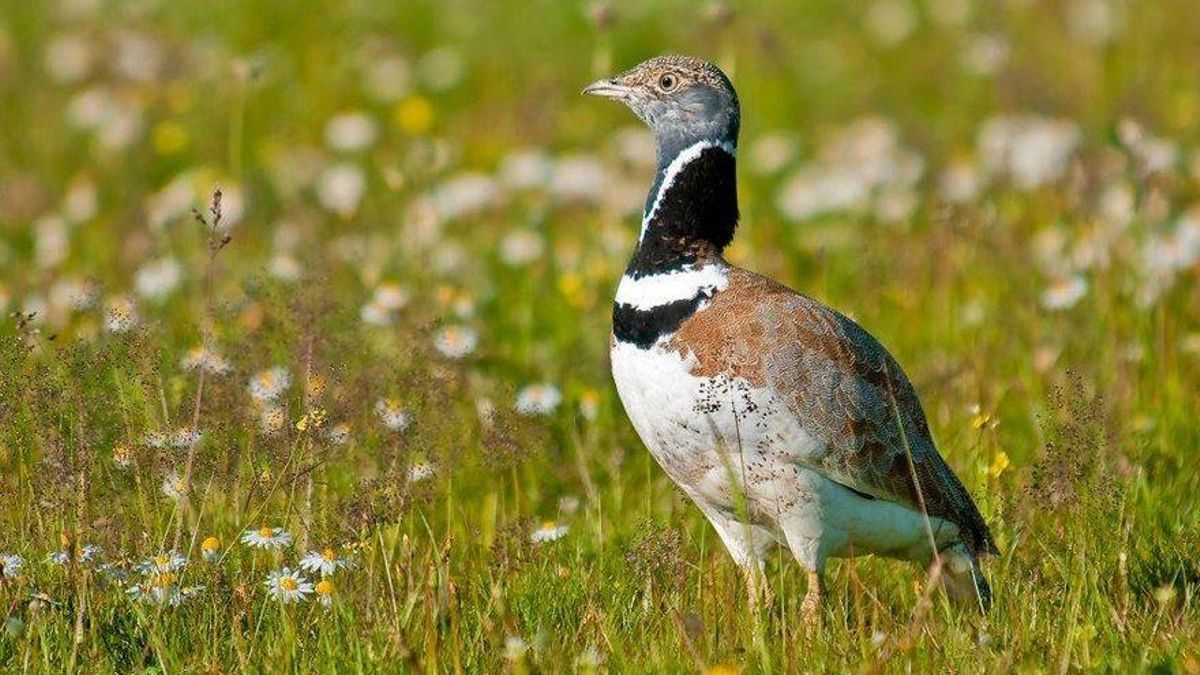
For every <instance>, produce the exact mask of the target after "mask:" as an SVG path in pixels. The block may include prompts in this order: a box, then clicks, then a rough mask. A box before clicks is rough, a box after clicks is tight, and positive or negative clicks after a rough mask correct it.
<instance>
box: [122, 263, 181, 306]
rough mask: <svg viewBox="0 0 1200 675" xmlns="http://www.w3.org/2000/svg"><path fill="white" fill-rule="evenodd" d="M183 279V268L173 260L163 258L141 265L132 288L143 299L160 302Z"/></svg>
mask: <svg viewBox="0 0 1200 675" xmlns="http://www.w3.org/2000/svg"><path fill="white" fill-rule="evenodd" d="M182 277H183V268H182V267H181V266H180V265H179V261H178V260H176V259H174V258H169V257H168V258H163V259H161V260H155V261H153V262H149V263H146V264H145V265H143V266H142V267H141V268H140V269H139V270H138V271H137V274H136V275H135V276H134V280H133V283H134V286H135V287H136V288H137V292H138V294H139V295H141V296H142V297H143V298H146V299H148V300H162V299H163V298H165V297H166V296H167V295H169V294H170V293H171V291H174V290H175V289H176V288H177V287H178V286H179V282H180V280H181V279H182Z"/></svg>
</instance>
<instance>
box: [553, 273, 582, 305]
mask: <svg viewBox="0 0 1200 675" xmlns="http://www.w3.org/2000/svg"><path fill="white" fill-rule="evenodd" d="M583 288H584V286H583V279H582V278H580V276H579V275H578V274H575V273H574V272H568V273H566V274H564V275H562V276H560V277H559V278H558V291H559V292H560V293H562V294H563V297H564V298H566V299H567V303H569V304H571V305H573V306H575V307H580V306H582V305H583V300H584V294H583Z"/></svg>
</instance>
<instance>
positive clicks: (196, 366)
mask: <svg viewBox="0 0 1200 675" xmlns="http://www.w3.org/2000/svg"><path fill="white" fill-rule="evenodd" d="M179 365H180V367H182V368H183V369H184V370H203V371H205V372H207V373H209V374H211V375H224V374H226V373H228V372H229V371H230V370H232V369H233V368H232V366H230V365H229V361H227V360H225V357H224V356H221V355H220V354H219V353H217V352H216V351H215V350H213V349H205V348H204V347H203V346H198V347H192V348H191V349H189V350H188V352H187V354H184V356H183V358H182V359H180V360H179Z"/></svg>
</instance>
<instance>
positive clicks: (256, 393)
mask: <svg viewBox="0 0 1200 675" xmlns="http://www.w3.org/2000/svg"><path fill="white" fill-rule="evenodd" d="M290 386H292V375H291V373H289V372H288V371H287V369H286V368H284V367H282V366H276V367H274V368H268V369H266V370H260V371H259V372H257V373H255V374H254V377H252V378H250V397H251V398H253V399H254V400H255V402H257V403H259V404H263V403H270V402H272V401H274V400H275V399H277V398H279V396H280V395H282V394H283V393H284V392H285V391H287V390H288V387H290Z"/></svg>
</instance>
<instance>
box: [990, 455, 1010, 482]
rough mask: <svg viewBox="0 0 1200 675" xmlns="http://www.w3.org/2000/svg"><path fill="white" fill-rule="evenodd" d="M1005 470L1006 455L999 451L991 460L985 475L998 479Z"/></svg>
mask: <svg viewBox="0 0 1200 675" xmlns="http://www.w3.org/2000/svg"><path fill="white" fill-rule="evenodd" d="M1007 468H1008V454H1007V453H1005V452H1004V451H1003V450H1001V451H1000V452H997V453H996V456H995V457H993V458H992V463H991V465H990V466H988V468H987V475H989V476H991V477H992V478H999V477H1000V474H1002V473H1004V470H1005V469H1007Z"/></svg>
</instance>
